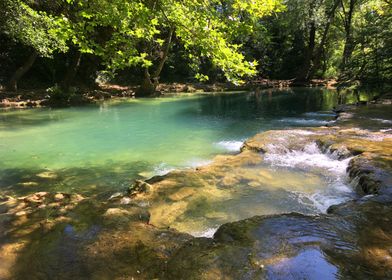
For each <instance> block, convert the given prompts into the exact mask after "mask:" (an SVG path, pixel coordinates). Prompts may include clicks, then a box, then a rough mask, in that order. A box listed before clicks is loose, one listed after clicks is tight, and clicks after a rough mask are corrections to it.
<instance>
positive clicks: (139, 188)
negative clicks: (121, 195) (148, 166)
mask: <svg viewBox="0 0 392 280" xmlns="http://www.w3.org/2000/svg"><path fill="white" fill-rule="evenodd" d="M150 190H151V185H150V184H149V183H147V182H145V181H142V180H136V181H135V183H133V184H132V185H131V186H130V187H129V188H128V190H127V192H128V195H129V196H135V195H137V194H140V193H148V192H149V191H150Z"/></svg>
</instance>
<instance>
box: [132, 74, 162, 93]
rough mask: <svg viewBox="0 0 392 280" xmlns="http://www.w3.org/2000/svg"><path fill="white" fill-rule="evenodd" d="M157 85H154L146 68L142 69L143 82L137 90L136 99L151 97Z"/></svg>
mask: <svg viewBox="0 0 392 280" xmlns="http://www.w3.org/2000/svg"><path fill="white" fill-rule="evenodd" d="M156 88H157V85H156V84H155V83H154V81H153V80H152V77H151V74H150V72H149V71H148V68H145V69H144V77H143V81H142V83H141V85H140V87H139V89H138V90H137V93H136V94H137V96H138V97H146V96H152V95H154V94H155V92H156Z"/></svg>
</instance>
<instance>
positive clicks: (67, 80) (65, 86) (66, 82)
mask: <svg viewBox="0 0 392 280" xmlns="http://www.w3.org/2000/svg"><path fill="white" fill-rule="evenodd" d="M81 58H82V53H81V52H79V51H76V52H75V54H74V55H73V56H72V57H71V62H70V63H69V65H68V68H67V72H66V73H65V76H64V79H63V81H62V82H61V89H62V90H63V91H64V92H69V89H70V87H71V85H72V84H73V81H74V79H75V76H76V73H77V72H78V69H79V66H80V61H81Z"/></svg>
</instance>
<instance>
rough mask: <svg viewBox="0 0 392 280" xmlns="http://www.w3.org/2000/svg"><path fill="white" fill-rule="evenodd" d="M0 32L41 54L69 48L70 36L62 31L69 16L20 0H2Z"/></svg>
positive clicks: (51, 53) (49, 53) (48, 55)
mask: <svg viewBox="0 0 392 280" xmlns="http://www.w3.org/2000/svg"><path fill="white" fill-rule="evenodd" d="M0 8H1V9H2V14H1V16H2V22H1V23H2V26H1V27H0V31H1V32H4V33H5V34H6V35H8V36H9V37H10V38H12V39H14V40H16V41H18V42H19V43H21V44H23V45H25V46H29V47H31V48H32V49H34V50H35V51H37V52H38V54H39V55H40V56H43V57H50V56H52V55H53V53H54V52H56V51H61V52H65V51H67V49H68V45H67V37H66V36H65V35H64V34H63V33H62V32H61V31H60V29H61V28H62V26H64V25H66V23H67V21H66V19H63V18H61V17H55V16H53V15H50V14H47V13H46V12H45V11H37V10H35V9H33V8H31V7H30V6H28V5H27V4H26V3H24V2H22V1H20V0H16V1H15V0H3V3H2V4H1V6H0Z"/></svg>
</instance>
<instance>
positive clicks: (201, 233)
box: [192, 228, 218, 238]
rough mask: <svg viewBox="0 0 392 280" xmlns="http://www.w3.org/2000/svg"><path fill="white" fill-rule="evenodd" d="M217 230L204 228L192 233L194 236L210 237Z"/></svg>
mask: <svg viewBox="0 0 392 280" xmlns="http://www.w3.org/2000/svg"><path fill="white" fill-rule="evenodd" d="M217 230H218V228H207V229H206V230H203V231H198V232H193V233H192V235H193V236H194V237H207V238H212V237H213V236H214V234H215V232H216V231H217Z"/></svg>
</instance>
